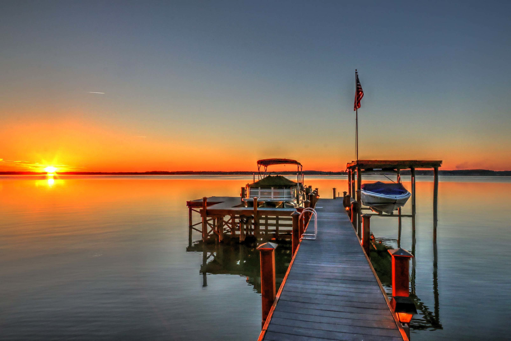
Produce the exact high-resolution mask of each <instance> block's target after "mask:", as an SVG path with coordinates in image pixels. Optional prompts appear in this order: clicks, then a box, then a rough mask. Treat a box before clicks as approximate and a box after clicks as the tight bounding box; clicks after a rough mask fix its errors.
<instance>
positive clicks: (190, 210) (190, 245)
mask: <svg viewBox="0 0 511 341" xmlns="http://www.w3.org/2000/svg"><path fill="white" fill-rule="evenodd" d="M192 213H193V210H192V207H191V206H188V247H192V231H193V217H192Z"/></svg>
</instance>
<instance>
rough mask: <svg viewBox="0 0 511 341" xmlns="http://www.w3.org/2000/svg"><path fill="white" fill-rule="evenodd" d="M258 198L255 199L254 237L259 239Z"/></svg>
mask: <svg viewBox="0 0 511 341" xmlns="http://www.w3.org/2000/svg"><path fill="white" fill-rule="evenodd" d="M257 206H258V203H257V197H254V237H256V239H259V214H258V213H257Z"/></svg>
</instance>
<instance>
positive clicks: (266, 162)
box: [257, 159, 302, 167]
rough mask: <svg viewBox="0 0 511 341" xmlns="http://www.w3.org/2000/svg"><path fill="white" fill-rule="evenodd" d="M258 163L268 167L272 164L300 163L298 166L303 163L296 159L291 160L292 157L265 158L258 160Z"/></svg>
mask: <svg viewBox="0 0 511 341" xmlns="http://www.w3.org/2000/svg"><path fill="white" fill-rule="evenodd" d="M257 165H258V166H264V167H268V166H271V165H298V166H301V165H302V164H301V163H300V162H298V161H296V160H291V159H263V160H259V161H257Z"/></svg>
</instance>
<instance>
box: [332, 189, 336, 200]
mask: <svg viewBox="0 0 511 341" xmlns="http://www.w3.org/2000/svg"><path fill="white" fill-rule="evenodd" d="M332 190H333V192H334V193H333V197H334V199H336V198H337V197H336V196H335V194H336V189H335V187H334V188H332Z"/></svg>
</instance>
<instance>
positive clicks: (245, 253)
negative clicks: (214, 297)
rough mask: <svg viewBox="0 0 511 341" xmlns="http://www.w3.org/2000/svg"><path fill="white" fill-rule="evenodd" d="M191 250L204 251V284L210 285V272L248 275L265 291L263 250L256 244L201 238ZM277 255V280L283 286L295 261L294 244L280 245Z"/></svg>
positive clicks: (248, 280)
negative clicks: (261, 264) (258, 248)
mask: <svg viewBox="0 0 511 341" xmlns="http://www.w3.org/2000/svg"><path fill="white" fill-rule="evenodd" d="M186 251H187V252H200V253H202V264H201V267H200V274H201V275H202V280H203V283H202V285H203V286H207V285H208V279H207V275H208V274H210V275H237V276H242V277H246V278H247V282H248V283H250V284H251V285H253V286H254V289H255V290H256V291H257V292H261V280H260V277H261V271H260V262H259V252H258V251H257V250H256V248H255V245H244V244H237V243H230V244H225V243H224V244H220V243H217V244H210V243H209V244H208V243H202V241H199V242H197V243H195V244H193V245H192V246H189V247H187V248H186ZM275 258H276V269H275V273H276V281H277V287H278V286H279V285H280V283H281V282H282V280H283V278H284V274H285V273H286V270H287V267H288V265H289V262H290V261H291V245H290V244H289V243H286V242H282V243H280V244H279V248H278V249H277V251H276V254H275Z"/></svg>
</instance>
